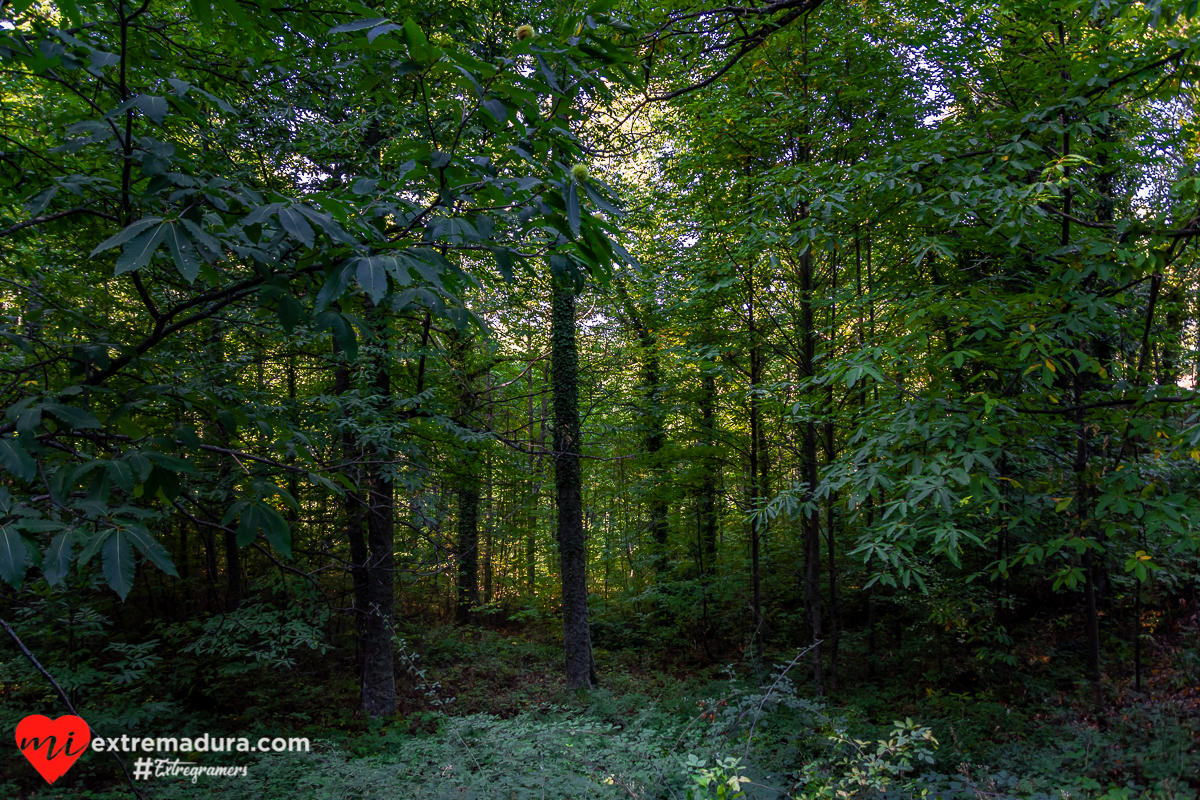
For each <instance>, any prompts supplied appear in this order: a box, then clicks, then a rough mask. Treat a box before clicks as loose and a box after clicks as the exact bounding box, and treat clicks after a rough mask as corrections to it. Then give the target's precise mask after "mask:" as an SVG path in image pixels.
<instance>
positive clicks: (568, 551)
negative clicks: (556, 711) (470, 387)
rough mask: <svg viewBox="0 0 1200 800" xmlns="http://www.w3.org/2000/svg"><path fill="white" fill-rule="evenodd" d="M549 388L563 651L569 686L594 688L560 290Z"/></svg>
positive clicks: (570, 344)
mask: <svg viewBox="0 0 1200 800" xmlns="http://www.w3.org/2000/svg"><path fill="white" fill-rule="evenodd" d="M550 338H551V348H552V350H551V355H550V372H551V377H550V383H551V390H552V394H553V396H554V479H555V489H556V492H557V499H558V553H559V562H560V564H561V570H562V605H563V647H564V650H565V651H566V661H567V686H568V688H571V689H590V688H592V687H593V686H595V684H596V673H595V668H594V666H593V662H592V635H591V630H590V629H589V627H588V605H587V598H588V589H587V537H586V534H585V532H584V529H583V491H582V477H583V476H582V472H581V469H580V464H579V452H580V447H579V436H580V424H579V385H578V379H579V355H578V352H577V349H576V344H575V295H574V294H573V293H572V292H571V291H570V290H569V289H564V288H561V287H556V288H555V290H554V303H553V312H552V314H551V330H550Z"/></svg>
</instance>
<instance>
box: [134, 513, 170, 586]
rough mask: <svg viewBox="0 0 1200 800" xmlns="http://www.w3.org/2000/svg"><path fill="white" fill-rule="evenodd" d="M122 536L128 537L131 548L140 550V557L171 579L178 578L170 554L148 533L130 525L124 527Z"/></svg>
mask: <svg viewBox="0 0 1200 800" xmlns="http://www.w3.org/2000/svg"><path fill="white" fill-rule="evenodd" d="M124 535H125V536H127V537H129V540H130V541H131V542H133V546H134V547H136V548H137V549H138V550H140V551H141V553H142V555H144V556H145V557H146V558H148V559H149V560H150V562H151V563H152V564H154V566H156V567H158V568H159V569H161V570H162V571H163V572H165V573H167V574H168V575H170V576H171V577H173V578H178V577H179V573H178V572H177V571H176V570H175V565H174V564H173V563H172V562H171V554H170V553H168V552H167V549H166V548H165V547H163V546H162V545H161V544H159V543H158V541H156V540H155V538H154V537H153V536H151V535H150V531H148V530H146V529H145V528H144V527H143V526H141V525H136V524H132V525H127V526H126V527H125V530H124Z"/></svg>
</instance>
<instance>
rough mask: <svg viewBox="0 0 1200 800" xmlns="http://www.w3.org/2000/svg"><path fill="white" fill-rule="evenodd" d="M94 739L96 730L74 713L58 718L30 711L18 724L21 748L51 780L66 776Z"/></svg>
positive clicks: (48, 780) (39, 770)
mask: <svg viewBox="0 0 1200 800" xmlns="http://www.w3.org/2000/svg"><path fill="white" fill-rule="evenodd" d="M91 741H92V729H91V728H89V727H88V724H87V723H86V722H84V721H83V718H82V717H76V716H72V715H70V714H68V715H67V716H64V717H59V718H58V719H50V718H49V717H43V716H42V715H41V714H30V715H29V716H28V717H26V718H25V719H23V720H21V722H20V724H18V725H17V747H18V748H20V750H21V752H22V753H24V754H25V757H26V758H28V759H29V763H30V764H33V768H34V769H36V770H37V771H38V772H40V773H41V774H42V777H43V778H45V779H46V782H47V783H54V782H55V781H56V780H58V779H59V778H61V777H62V776H63V775H65V774H66V772H67V770H69V769H70V768H71V766H72V765H73V764H74V763H75V762H76V761H78V760H79V757H80V756H81V755H83V751H84V750H87V746H88V743H89V742H91Z"/></svg>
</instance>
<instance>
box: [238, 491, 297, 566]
mask: <svg viewBox="0 0 1200 800" xmlns="http://www.w3.org/2000/svg"><path fill="white" fill-rule="evenodd" d="M259 533H262V534H263V536H264V537H266V540H267V541H268V542H269V543H270V544H271V546H272V547H274V548H275V549H276V550H278V551H279V552H280V554H282V555H283V556H284V557H285V558H291V557H292V532H291V529H290V528H289V527H288V524H287V520H285V519H284V518H283V517H282V516H281V515H280V513H279V512H278V511H276V510H275V509H273V508H271V507H270V506H268V505H265V504H263V503H251V504H250V505H248V506H246V509H245V510H244V511H243V512H242V518H241V520H240V521H239V522H238V528H237V545H238V547H246V546H247V545H249V544H250V543H251V542H253V541H254V540H255V539H256V538H257V537H258V534H259Z"/></svg>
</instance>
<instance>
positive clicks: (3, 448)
mask: <svg viewBox="0 0 1200 800" xmlns="http://www.w3.org/2000/svg"><path fill="white" fill-rule="evenodd" d="M0 467H4V468H5V469H6V470H8V471H9V472H11V473H12V474H13V475H15V476H17V477H18V478H20V479H21V480H23V481H31V480H33V479H34V477H36V476H37V464H36V463H34V460H33V459H32V458H30V457H29V453H26V452H25V448H24V447H22V446H21V443H20V442H18V441H17V440H16V439H14V438H12V437H6V438H3V439H0Z"/></svg>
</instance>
